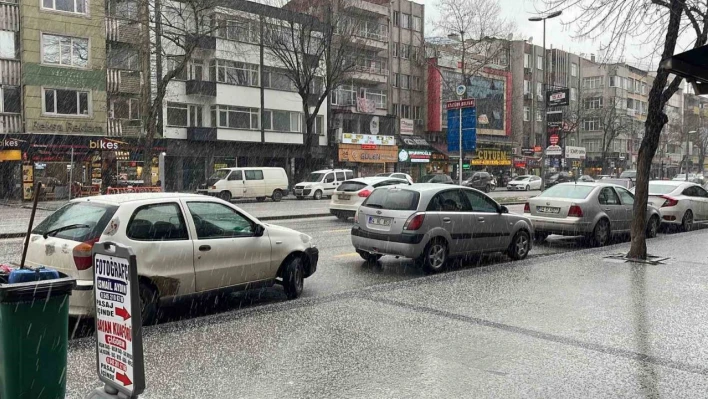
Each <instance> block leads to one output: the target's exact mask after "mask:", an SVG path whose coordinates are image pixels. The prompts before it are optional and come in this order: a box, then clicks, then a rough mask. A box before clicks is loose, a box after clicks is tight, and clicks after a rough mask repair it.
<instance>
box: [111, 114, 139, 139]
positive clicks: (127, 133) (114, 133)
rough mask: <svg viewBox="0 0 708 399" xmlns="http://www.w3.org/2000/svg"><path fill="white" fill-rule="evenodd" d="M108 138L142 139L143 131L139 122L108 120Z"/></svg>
mask: <svg viewBox="0 0 708 399" xmlns="http://www.w3.org/2000/svg"><path fill="white" fill-rule="evenodd" d="M107 132H108V137H140V136H142V135H143V129H142V125H141V122H140V121H139V120H129V119H113V118H110V119H108V128H107Z"/></svg>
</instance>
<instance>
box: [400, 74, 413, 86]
mask: <svg viewBox="0 0 708 399" xmlns="http://www.w3.org/2000/svg"><path fill="white" fill-rule="evenodd" d="M410 88H411V75H401V89H410Z"/></svg>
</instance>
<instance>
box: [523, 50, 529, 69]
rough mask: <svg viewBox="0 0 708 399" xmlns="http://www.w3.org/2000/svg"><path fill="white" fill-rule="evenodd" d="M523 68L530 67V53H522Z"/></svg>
mask: <svg viewBox="0 0 708 399" xmlns="http://www.w3.org/2000/svg"><path fill="white" fill-rule="evenodd" d="M524 68H531V54H526V53H524Z"/></svg>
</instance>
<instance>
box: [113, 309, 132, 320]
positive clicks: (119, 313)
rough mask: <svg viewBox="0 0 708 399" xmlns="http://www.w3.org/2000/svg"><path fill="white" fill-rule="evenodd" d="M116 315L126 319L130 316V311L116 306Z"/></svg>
mask: <svg viewBox="0 0 708 399" xmlns="http://www.w3.org/2000/svg"><path fill="white" fill-rule="evenodd" d="M116 316H118V317H122V318H123V320H128V319H129V318H130V313H128V309H126V308H124V307H120V308H116Z"/></svg>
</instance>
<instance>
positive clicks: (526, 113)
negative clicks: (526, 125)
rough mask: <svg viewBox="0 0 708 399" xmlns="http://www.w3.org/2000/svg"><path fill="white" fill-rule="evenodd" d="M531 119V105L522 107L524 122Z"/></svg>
mask: <svg viewBox="0 0 708 399" xmlns="http://www.w3.org/2000/svg"><path fill="white" fill-rule="evenodd" d="M530 120H531V107H524V122H528V121H530Z"/></svg>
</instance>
